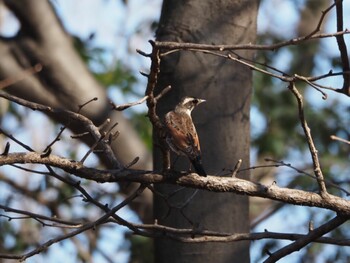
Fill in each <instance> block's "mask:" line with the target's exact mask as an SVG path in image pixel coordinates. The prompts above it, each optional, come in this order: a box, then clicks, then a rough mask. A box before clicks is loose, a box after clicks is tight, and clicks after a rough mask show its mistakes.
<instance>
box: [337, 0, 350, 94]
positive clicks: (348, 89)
mask: <svg viewBox="0 0 350 263" xmlns="http://www.w3.org/2000/svg"><path fill="white" fill-rule="evenodd" d="M334 2H335V5H336V10H337V31H341V30H343V17H344V14H343V0H335V1H334ZM336 39H337V43H338V48H339V52H340V58H341V63H342V67H343V71H349V70H350V65H349V57H348V51H347V48H346V44H345V41H344V36H343V35H339V36H336ZM343 78H344V83H343V88H342V89H341V92H342V93H344V94H346V95H348V96H350V74H344V75H343Z"/></svg>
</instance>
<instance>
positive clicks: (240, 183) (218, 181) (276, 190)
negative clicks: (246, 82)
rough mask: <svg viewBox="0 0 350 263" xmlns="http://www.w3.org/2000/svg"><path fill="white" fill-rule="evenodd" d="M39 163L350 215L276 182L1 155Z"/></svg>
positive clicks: (337, 201) (0, 160)
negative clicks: (269, 182)
mask: <svg viewBox="0 0 350 263" xmlns="http://www.w3.org/2000/svg"><path fill="white" fill-rule="evenodd" d="M19 163H21V164H24V163H37V164H45V165H50V166H53V167H57V168H60V169H62V170H64V171H66V172H68V173H71V174H74V175H76V176H78V177H81V178H85V179H88V180H93V181H96V182H100V183H105V182H139V183H146V184H150V183H168V184H177V185H180V186H186V187H191V188H196V189H204V190H208V191H213V192H233V193H236V194H240V195H249V196H258V197H262V198H268V199H271V200H275V201H280V202H284V203H288V204H293V205H303V206H310V207H319V208H325V209H329V210H333V211H335V212H337V213H340V214H344V215H348V216H349V215H350V201H348V200H345V199H343V198H340V197H337V196H334V195H331V194H328V196H327V198H322V197H321V196H320V195H319V194H318V193H313V192H307V191H302V190H296V189H288V188H281V187H278V186H277V185H276V184H272V185H270V186H266V185H263V184H259V183H254V182H250V181H247V180H243V179H239V178H230V177H214V176H208V177H206V178H204V177H200V176H198V175H196V174H188V173H176V172H173V173H170V174H169V176H163V175H161V174H159V173H157V172H152V171H142V170H133V169H121V170H98V169H95V168H88V167H85V166H84V165H83V164H81V163H78V162H75V161H71V160H68V159H66V158H62V157H59V156H55V155H49V156H47V157H44V158H43V157H42V156H41V155H40V154H39V153H35V152H30V153H10V154H8V155H6V156H0V166H2V165H11V164H19Z"/></svg>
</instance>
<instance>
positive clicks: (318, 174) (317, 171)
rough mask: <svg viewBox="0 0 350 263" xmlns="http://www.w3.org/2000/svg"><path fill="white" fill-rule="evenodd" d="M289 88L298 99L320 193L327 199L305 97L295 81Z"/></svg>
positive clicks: (302, 124) (300, 115) (301, 120)
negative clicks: (307, 115)
mask: <svg viewBox="0 0 350 263" xmlns="http://www.w3.org/2000/svg"><path fill="white" fill-rule="evenodd" d="M288 88H289V89H290V90H291V92H292V93H293V94H294V96H295V98H296V99H297V102H298V110H299V118H300V122H301V126H302V127H303V130H304V133H305V137H306V141H307V144H308V146H309V150H310V153H311V157H312V162H313V166H314V173H315V175H316V178H317V183H318V187H319V190H320V195H321V196H322V198H325V199H326V198H328V193H327V189H326V184H325V182H324V176H323V173H322V170H321V166H320V162H319V159H318V151H317V149H316V147H315V144H314V141H313V139H312V136H311V132H310V128H309V126H308V124H307V122H306V119H305V116H304V105H303V97H302V96H301V94H300V93H299V91H298V90H297V88H296V87H295V83H294V82H291V83H290V85H289V87H288Z"/></svg>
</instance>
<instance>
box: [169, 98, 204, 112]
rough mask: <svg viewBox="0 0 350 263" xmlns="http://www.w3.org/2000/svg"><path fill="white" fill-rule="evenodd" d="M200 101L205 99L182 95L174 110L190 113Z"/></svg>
mask: <svg viewBox="0 0 350 263" xmlns="http://www.w3.org/2000/svg"><path fill="white" fill-rule="evenodd" d="M202 102H205V100H203V99H198V98H193V97H183V98H182V99H181V101H180V103H179V104H178V105H177V106H176V108H175V111H177V112H185V113H187V114H191V112H192V110H193V109H194V108H195V107H196V106H197V105H199V104H201V103H202Z"/></svg>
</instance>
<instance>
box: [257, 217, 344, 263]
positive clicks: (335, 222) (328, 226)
mask: <svg viewBox="0 0 350 263" xmlns="http://www.w3.org/2000/svg"><path fill="white" fill-rule="evenodd" d="M347 220H348V217H345V216H341V215H337V216H336V217H335V218H333V219H332V220H330V221H328V222H327V223H325V224H324V225H322V226H320V227H318V228H316V229H314V230H312V231H310V232H309V234H307V235H305V236H304V237H301V238H299V239H297V240H296V241H295V242H293V243H291V244H289V245H287V246H285V247H283V248H281V249H280V250H278V251H276V252H274V253H272V254H271V255H270V256H269V257H268V258H267V259H266V260H265V261H264V263H274V262H277V261H278V260H279V259H281V258H283V257H284V256H286V255H289V254H291V253H293V252H295V251H298V250H300V249H301V248H303V247H305V246H306V245H308V244H310V243H311V242H313V241H315V240H317V239H318V238H320V237H322V236H323V235H324V234H327V233H329V232H330V231H332V230H333V229H335V228H337V227H338V226H340V225H342V224H343V223H344V222H346V221H347Z"/></svg>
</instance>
